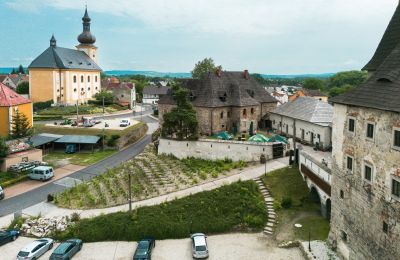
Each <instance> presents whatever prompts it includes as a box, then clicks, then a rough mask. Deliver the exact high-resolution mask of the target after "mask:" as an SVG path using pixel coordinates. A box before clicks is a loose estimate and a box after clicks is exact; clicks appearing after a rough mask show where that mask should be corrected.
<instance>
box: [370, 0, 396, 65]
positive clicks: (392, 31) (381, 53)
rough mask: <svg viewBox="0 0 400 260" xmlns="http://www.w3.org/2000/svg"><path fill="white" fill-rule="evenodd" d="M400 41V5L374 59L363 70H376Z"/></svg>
mask: <svg viewBox="0 0 400 260" xmlns="http://www.w3.org/2000/svg"><path fill="white" fill-rule="evenodd" d="M399 43H400V5H398V6H397V8H396V11H395V13H394V15H393V17H392V19H391V20H390V23H389V25H388V27H387V28H386V31H385V33H384V35H383V37H382V40H381V42H380V43H379V45H378V48H377V49H376V51H375V54H374V56H373V57H372V59H371V60H370V61H369V62H368V63H367V65H365V67H364V68H363V70H368V71H375V70H377V69H378V67H379V66H380V65H381V64H382V63H383V61H384V60H385V59H386V57H387V56H388V55H389V54H390V53H391V52H392V51H393V49H394V48H395V47H396V46H397V45H398V44H399Z"/></svg>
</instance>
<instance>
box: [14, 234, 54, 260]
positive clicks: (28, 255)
mask: <svg viewBox="0 0 400 260" xmlns="http://www.w3.org/2000/svg"><path fill="white" fill-rule="evenodd" d="M53 245H54V241H53V239H51V238H41V239H38V240H35V241H33V242H32V243H30V244H29V245H27V246H26V247H24V248H22V250H21V251H19V253H18V255H17V260H36V259H38V258H39V257H40V256H42V255H43V254H45V253H46V252H47V251H49V250H50V249H52V248H53Z"/></svg>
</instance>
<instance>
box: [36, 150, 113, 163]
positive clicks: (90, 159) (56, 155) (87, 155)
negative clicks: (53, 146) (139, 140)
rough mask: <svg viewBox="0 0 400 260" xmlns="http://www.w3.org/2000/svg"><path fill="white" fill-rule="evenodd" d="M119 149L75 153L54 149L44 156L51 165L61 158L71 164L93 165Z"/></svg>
mask: <svg viewBox="0 0 400 260" xmlns="http://www.w3.org/2000/svg"><path fill="white" fill-rule="evenodd" d="M116 152H117V150H105V151H96V152H93V153H92V152H78V153H74V154H67V153H65V152H64V151H53V152H51V153H49V154H46V155H45V156H44V157H43V160H44V161H45V162H47V163H49V164H51V165H55V166H56V165H57V161H59V160H68V161H69V163H71V164H76V165H81V166H88V165H92V164H94V163H96V162H98V161H101V160H103V159H105V158H107V157H109V156H111V155H113V154H114V153H116Z"/></svg>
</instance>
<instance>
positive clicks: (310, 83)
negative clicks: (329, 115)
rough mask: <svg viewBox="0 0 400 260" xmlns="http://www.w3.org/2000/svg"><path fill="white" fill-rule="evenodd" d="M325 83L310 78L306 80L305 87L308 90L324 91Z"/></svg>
mask: <svg viewBox="0 0 400 260" xmlns="http://www.w3.org/2000/svg"><path fill="white" fill-rule="evenodd" d="M324 85H325V84H324V81H323V80H321V79H317V78H308V79H306V80H304V84H303V87H304V88H306V89H320V90H322V89H324Z"/></svg>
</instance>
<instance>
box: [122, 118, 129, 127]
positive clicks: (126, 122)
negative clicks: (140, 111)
mask: <svg viewBox="0 0 400 260" xmlns="http://www.w3.org/2000/svg"><path fill="white" fill-rule="evenodd" d="M129 125H131V120H129V119H127V118H123V119H121V121H119V126H120V127H127V126H129Z"/></svg>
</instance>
